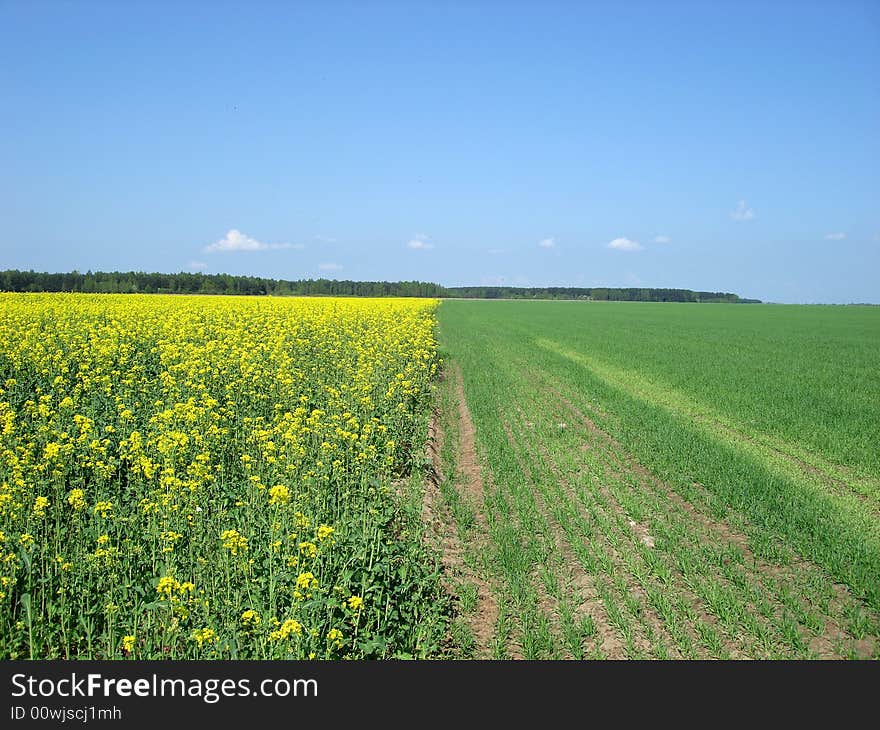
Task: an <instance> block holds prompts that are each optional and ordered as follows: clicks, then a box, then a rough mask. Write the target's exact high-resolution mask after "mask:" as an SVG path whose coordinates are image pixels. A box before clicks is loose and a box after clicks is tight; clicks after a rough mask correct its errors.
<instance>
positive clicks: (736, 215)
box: [730, 200, 755, 221]
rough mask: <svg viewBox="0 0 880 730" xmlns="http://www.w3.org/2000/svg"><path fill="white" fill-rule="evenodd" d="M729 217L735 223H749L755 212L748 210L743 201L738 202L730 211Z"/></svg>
mask: <svg viewBox="0 0 880 730" xmlns="http://www.w3.org/2000/svg"><path fill="white" fill-rule="evenodd" d="M730 217H731V218H733V220H735V221H750V220H753V219H754V217H755V211H753V210H752V209H751V208H749V206H748V205H747V204H746V201H745V200H740V201H739V202H738V203H737V204H736V208H735V209H734V210H733V211H731V213H730Z"/></svg>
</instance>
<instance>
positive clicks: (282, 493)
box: [269, 484, 290, 504]
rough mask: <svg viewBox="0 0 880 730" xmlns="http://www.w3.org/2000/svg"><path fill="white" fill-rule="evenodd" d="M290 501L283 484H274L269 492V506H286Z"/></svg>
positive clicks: (287, 490)
mask: <svg viewBox="0 0 880 730" xmlns="http://www.w3.org/2000/svg"><path fill="white" fill-rule="evenodd" d="M289 501H290V490H289V489H288V488H287V487H285V486H284V485H283V484H276V485H275V486H274V487H272V488H271V489H270V490H269V504H287V503H288V502H289Z"/></svg>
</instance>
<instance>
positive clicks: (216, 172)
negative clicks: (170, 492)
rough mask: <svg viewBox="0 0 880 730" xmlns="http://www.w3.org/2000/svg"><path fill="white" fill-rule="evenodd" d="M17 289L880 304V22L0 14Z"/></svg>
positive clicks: (174, 6) (553, 7)
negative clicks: (55, 279) (118, 279)
mask: <svg viewBox="0 0 880 730" xmlns="http://www.w3.org/2000/svg"><path fill="white" fill-rule="evenodd" d="M0 170H2V176H0V216H2V221H3V223H2V229H0V268H23V269H30V268H33V269H36V270H44V271H69V270H72V269H78V270H80V271H85V270H87V269H92V270H99V269H100V270H117V269H118V270H132V269H134V270H146V271H166V272H167V271H185V270H200V271H206V272H228V273H233V274H253V275H261V276H271V277H275V278H286V279H298V278H317V277H321V276H326V277H329V278H350V279H362V280H375V279H384V280H400V279H420V280H428V281H436V282H439V283H442V284H446V285H462V284H498V283H503V284H511V285H529V286H543V285H572V286H605V285H607V286H660V287H667V286H668V287H686V288H692V289H708V290H713V291H714V290H724V291H734V292H737V293H739V294H741V295H743V296H749V297H758V298H760V299H764V300H770V301H780V302H852V301H872V302H880V3H876V2H822V3H820V2H809V1H808V0H801V1H800V2H792V3H789V2H760V3H750V2H742V1H740V2H729V3H727V2H708V1H706V2H696V3H686V2H659V0H658V1H657V2H586V1H583V2H565V3H558V2H557V3H554V2H537V1H536V2H531V3H518V2H511V1H508V2H482V3H479V2H468V3H466V2H442V3H441V2H439V1H437V2H430V3H429V2H416V1H415V0H411V1H410V2H398V3H390V2H367V1H366V0H364V1H362V2H356V3H330V2H321V3H318V2H311V3H293V2H289V3H288V2H285V3H282V2H247V3H246V2H243V1H242V2H235V3H232V2H204V3H195V2H189V3H172V2H170V1H169V2H150V3H137V2H124V3H115V2H105V3H89V2H74V3H60V2H47V1H41V0H29V1H28V2H10V0H0Z"/></svg>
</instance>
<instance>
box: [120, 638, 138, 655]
mask: <svg viewBox="0 0 880 730" xmlns="http://www.w3.org/2000/svg"><path fill="white" fill-rule="evenodd" d="M134 641H135V637H134V634H126V635H125V636H123V637H122V648H123V649H124V650H125V651H127V652H132V651H134Z"/></svg>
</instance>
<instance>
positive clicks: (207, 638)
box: [190, 629, 217, 648]
mask: <svg viewBox="0 0 880 730" xmlns="http://www.w3.org/2000/svg"><path fill="white" fill-rule="evenodd" d="M190 638H191V639H192V640H193V641H196V642H198V644H199V647H200V648H201V647H202V646H204V645H205V644H213V643H214V642H215V641H216V640H217V635H216V634H215V633H214V629H195V630H194V631H193V632H192V634H191V636H190Z"/></svg>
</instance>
